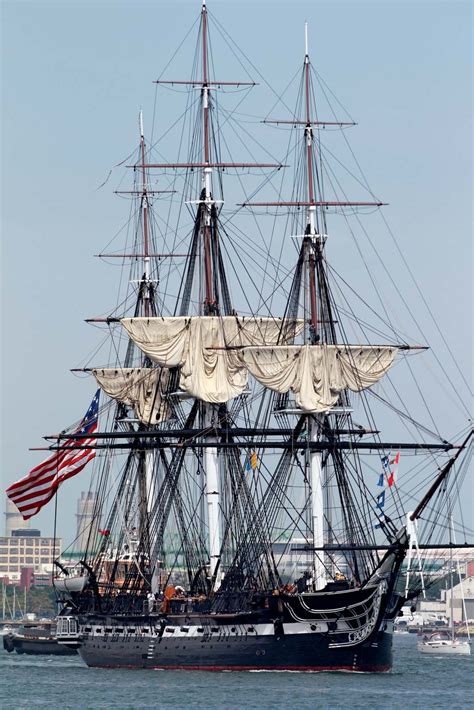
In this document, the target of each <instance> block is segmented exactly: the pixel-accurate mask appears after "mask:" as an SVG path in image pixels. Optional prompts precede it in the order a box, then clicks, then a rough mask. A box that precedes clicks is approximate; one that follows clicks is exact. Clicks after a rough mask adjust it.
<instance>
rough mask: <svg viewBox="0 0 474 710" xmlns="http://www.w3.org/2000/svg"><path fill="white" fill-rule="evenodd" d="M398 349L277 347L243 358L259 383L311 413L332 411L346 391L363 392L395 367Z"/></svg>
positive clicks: (255, 350) (246, 350) (251, 349)
mask: <svg viewBox="0 0 474 710" xmlns="http://www.w3.org/2000/svg"><path fill="white" fill-rule="evenodd" d="M397 352H398V349H397V348H396V347H385V346H384V347H378V346H370V345H369V346H365V345H363V346H358V345H347V346H344V345H287V346H285V345H281V346H280V345H277V346H275V347H270V348H256V347H249V348H244V349H243V350H242V351H241V353H240V357H241V359H242V361H243V362H244V363H245V365H246V367H247V368H248V370H249V371H250V372H251V373H252V375H253V376H254V377H255V379H256V380H258V381H259V382H260V383H261V384H263V385H265V387H268V388H270V389H272V390H275V391H276V392H280V393H285V392H289V391H290V390H291V391H292V392H293V393H294V395H295V399H296V403H297V405H298V406H299V407H301V408H302V409H303V410H305V411H308V412H322V411H326V410H327V409H329V408H330V407H332V406H333V405H334V404H335V403H336V401H337V398H338V397H339V394H340V393H341V392H342V391H343V390H344V389H350V390H352V391H353V392H360V391H361V390H363V389H366V388H367V387H370V386H371V385H373V384H375V383H376V382H378V381H379V379H380V378H381V377H382V376H383V375H385V373H386V372H387V371H388V369H389V368H390V367H391V365H392V364H393V361H394V358H395V355H396V353H397Z"/></svg>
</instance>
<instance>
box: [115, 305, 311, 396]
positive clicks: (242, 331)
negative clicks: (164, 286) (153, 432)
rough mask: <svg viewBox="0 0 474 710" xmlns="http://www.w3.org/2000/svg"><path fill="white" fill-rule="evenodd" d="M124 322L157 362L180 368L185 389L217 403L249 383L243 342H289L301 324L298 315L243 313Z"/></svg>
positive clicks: (245, 343)
mask: <svg viewBox="0 0 474 710" xmlns="http://www.w3.org/2000/svg"><path fill="white" fill-rule="evenodd" d="M121 323H122V325H123V327H124V328H125V330H126V331H127V333H128V334H129V336H130V338H131V339H132V340H133V341H134V342H135V343H136V344H137V345H138V347H139V348H140V349H141V350H142V351H143V352H144V353H145V354H146V355H147V356H148V357H149V358H150V359H151V360H153V362H156V363H157V364H158V365H161V366H162V367H168V368H171V367H179V368H181V373H180V387H181V388H182V389H183V390H185V391H186V392H188V394H190V395H191V396H193V397H197V398H198V399H201V400H203V401H205V402H213V403H219V402H227V401H228V400H229V399H232V398H233V397H236V396H237V395H239V394H241V393H242V392H243V391H244V389H245V388H246V385H247V379H248V373H247V368H246V367H245V365H244V364H243V362H242V360H241V359H240V357H239V350H240V348H242V347H243V346H251V345H253V346H259V345H260V346H262V345H273V344H276V343H288V342H291V341H292V340H293V339H294V337H295V335H297V334H298V332H300V331H301V329H302V327H303V323H302V321H299V320H298V321H296V320H282V319H278V318H245V317H241V316H222V317H212V316H192V317H182V316H179V317H170V318H164V317H163V318H123V319H122V321H121ZM233 348H235V349H233Z"/></svg>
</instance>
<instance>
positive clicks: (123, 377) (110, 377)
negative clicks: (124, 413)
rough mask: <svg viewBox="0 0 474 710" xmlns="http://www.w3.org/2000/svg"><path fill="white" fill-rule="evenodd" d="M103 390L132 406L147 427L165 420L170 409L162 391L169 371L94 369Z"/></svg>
mask: <svg viewBox="0 0 474 710" xmlns="http://www.w3.org/2000/svg"><path fill="white" fill-rule="evenodd" d="M92 372H93V375H94V377H95V379H96V380H97V384H98V385H99V387H100V388H101V389H102V390H103V391H104V392H105V393H106V394H108V395H109V397H112V398H113V399H116V400H118V401H119V402H122V403H123V404H126V405H128V406H130V407H133V409H134V411H135V414H136V416H137V418H138V419H140V421H141V422H143V424H155V423H158V422H162V421H165V420H166V419H167V418H168V416H169V408H168V405H167V403H166V402H165V401H163V399H162V396H161V392H162V390H163V388H164V387H165V386H166V384H167V382H168V374H169V373H168V371H167V370H163V369H161V368H140V367H139V368H131V367H122V368H99V369H95V370H92Z"/></svg>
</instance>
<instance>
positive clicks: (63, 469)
mask: <svg viewBox="0 0 474 710" xmlns="http://www.w3.org/2000/svg"><path fill="white" fill-rule="evenodd" d="M99 395H100V390H97V392H96V393H95V395H94V399H93V400H92V402H91V405H90V407H89V409H88V410H87V412H86V413H85V416H84V418H83V419H82V421H81V423H80V424H79V426H78V428H77V429H76V430H75V431H74V432H73V434H75V435H77V434H80V435H84V438H79V439H66V441H65V442H64V444H63V446H62V447H61V448H60V449H58V450H57V451H55V452H54V453H53V455H52V456H50V457H49V458H48V459H46V461H43V463H40V464H39V465H38V466H35V468H33V469H32V470H31V471H30V472H29V474H28V475H27V476H25V477H24V478H22V479H21V480H20V481H17V482H16V483H12V485H11V486H10V487H9V488H7V490H6V494H7V496H8V497H9V498H10V500H11V501H13V503H15V505H16V507H17V508H18V510H19V511H20V513H21V514H22V516H23V519H24V520H28V519H29V518H32V517H33V515H36V514H37V513H39V511H40V510H41V508H42V507H43V506H44V505H46V503H48V502H49V501H50V500H51V498H52V497H53V496H54V494H55V493H56V491H57V490H58V488H59V486H60V485H61V483H62V482H63V481H65V480H66V479H67V478H71V477H72V476H75V475H76V473H79V471H82V469H83V468H84V466H86V464H87V463H89V461H90V460H91V459H93V458H94V456H95V450H94V449H89V448H87V447H88V446H93V445H94V444H95V443H96V439H94V438H93V437H92V436H91V434H93V432H94V431H95V430H96V429H97V415H98V411H99ZM73 446H74V447H77V446H81V447H85V448H81V449H77V448H74V449H72V448H68V447H73Z"/></svg>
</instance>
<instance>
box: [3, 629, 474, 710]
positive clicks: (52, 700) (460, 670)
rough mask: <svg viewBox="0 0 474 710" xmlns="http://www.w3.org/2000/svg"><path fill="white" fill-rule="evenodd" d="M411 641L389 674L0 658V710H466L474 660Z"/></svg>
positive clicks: (399, 643)
mask: <svg viewBox="0 0 474 710" xmlns="http://www.w3.org/2000/svg"><path fill="white" fill-rule="evenodd" d="M417 641H418V639H417V637H416V635H412V634H400V635H396V636H395V638H394V668H393V671H392V672H391V673H388V674H380V675H379V674H350V673H286V672H280V673H274V672H253V673H252V672H251V673H241V672H238V673H230V672H224V673H222V672H220V673H202V672H197V671H194V672H193V671H191V672H190V671H132V670H130V671H127V670H98V669H92V668H86V667H85V666H84V664H83V663H82V661H81V660H80V658H79V657H66V658H61V657H57V658H55V657H52V656H49V657H45V656H19V655H17V654H16V653H6V652H5V651H3V649H2V650H1V651H0V678H1V683H0V707H1V708H15V710H23V708H25V709H26V708H43V707H48V708H52V709H53V710H54V709H55V708H61V710H69V709H71V710H82V709H87V710H88V709H89V708H90V709H91V710H92V709H94V710H101V709H102V708H104V709H105V708H107V709H108V708H114V710H115V709H116V708H120V710H138V709H141V708H147V709H148V710H150V709H151V708H172V710H181V709H183V710H184V709H185V708H186V709H191V708H200V709H201V708H202V709H203V710H204V709H205V710H217V709H219V710H220V709H221V708H227V707H228V708H229V710H230V708H245V710H253V709H255V710H256V709H257V708H258V709H259V710H262V709H266V708H269V709H270V708H271V709H272V710H273V709H274V708H285V710H290V709H295V710H296V709H297V710H305V709H306V708H307V709H308V710H309V709H310V708H311V709H314V708H351V709H352V708H377V709H380V708H403V709H404V710H407V709H408V708H410V710H411V709H413V708H424V709H430V710H431V709H432V708H445V709H447V708H449V709H451V708H469V707H473V677H474V674H473V671H474V657H473V656H466V657H441V656H436V655H433V656H425V655H423V654H421V653H420V652H419V651H418V649H417Z"/></svg>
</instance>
